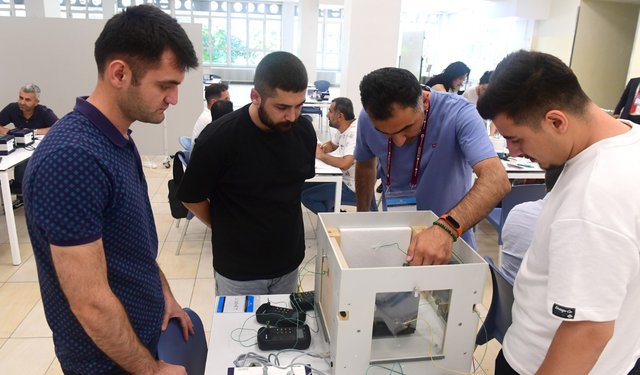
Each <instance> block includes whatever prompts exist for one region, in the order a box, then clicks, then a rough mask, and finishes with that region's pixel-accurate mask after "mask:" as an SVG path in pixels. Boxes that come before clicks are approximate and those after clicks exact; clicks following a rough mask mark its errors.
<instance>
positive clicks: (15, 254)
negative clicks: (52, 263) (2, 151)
mask: <svg viewBox="0 0 640 375" xmlns="http://www.w3.org/2000/svg"><path fill="white" fill-rule="evenodd" d="M40 139H42V138H41V137H37V138H36V142H35V143H34V144H32V145H31V146H32V147H34V148H35V147H36V146H37V145H38V143H39V142H40ZM32 154H33V151H28V150H25V149H24V148H22V147H20V148H18V149H16V150H15V151H14V152H12V153H11V154H9V155H3V156H2V161H0V190H2V202H3V203H4V215H5V217H6V219H7V231H8V232H9V245H10V246H11V260H12V261H13V265H14V266H19V265H20V263H22V260H21V259H20V247H19V246H18V232H17V230H16V218H15V216H14V215H13V206H12V202H11V186H10V185H9V172H8V171H9V169H11V168H13V167H15V166H16V165H18V164H20V163H21V162H23V161H25V160H27V159H29V158H30V157H31V155H32Z"/></svg>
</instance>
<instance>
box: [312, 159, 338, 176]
mask: <svg viewBox="0 0 640 375" xmlns="http://www.w3.org/2000/svg"><path fill="white" fill-rule="evenodd" d="M316 174H342V169H340V168H338V167H334V166H331V165H329V164H327V163H325V162H323V161H322V160H320V159H316Z"/></svg>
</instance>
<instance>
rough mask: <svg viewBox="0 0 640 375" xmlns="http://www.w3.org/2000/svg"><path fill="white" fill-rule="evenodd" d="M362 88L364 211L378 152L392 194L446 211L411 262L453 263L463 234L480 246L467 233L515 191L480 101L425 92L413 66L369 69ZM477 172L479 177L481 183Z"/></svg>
mask: <svg viewBox="0 0 640 375" xmlns="http://www.w3.org/2000/svg"><path fill="white" fill-rule="evenodd" d="M360 93H361V99H362V104H363V107H364V109H363V110H362V112H361V113H360V116H359V121H358V138H357V146H356V151H355V154H354V155H355V158H356V196H357V201H358V211H367V210H368V209H369V202H371V195H372V194H373V188H374V184H375V179H376V165H377V161H376V157H377V158H378V160H379V161H380V164H381V167H382V171H383V172H384V174H385V175H384V176H382V183H383V186H385V189H384V190H385V195H386V196H388V195H389V191H390V192H391V193H394V192H409V193H407V194H409V195H411V193H410V192H411V191H414V192H415V193H414V198H415V203H416V207H417V209H418V210H431V211H433V212H434V213H435V214H436V215H438V216H440V215H442V216H441V218H440V219H438V221H436V222H434V225H433V226H432V227H430V228H428V229H426V230H424V231H423V232H421V233H420V234H419V235H418V236H416V237H414V239H413V241H412V242H411V245H410V247H409V249H408V256H407V261H408V262H413V263H412V264H413V265H429V264H443V263H447V262H449V259H450V258H451V250H452V245H453V242H454V241H455V240H457V238H458V237H462V238H463V239H464V240H465V241H466V242H467V243H469V244H470V245H471V246H472V247H474V248H475V240H474V238H473V233H471V232H467V233H464V232H466V231H467V230H468V229H470V228H471V227H473V226H474V225H475V224H476V223H477V222H478V221H480V220H482V219H483V218H484V217H485V216H486V215H487V214H488V213H489V212H490V211H491V209H492V208H494V207H495V206H496V204H497V203H498V202H500V200H501V199H502V197H504V195H505V194H506V193H507V192H509V190H510V184H509V180H508V178H507V173H506V171H505V170H504V167H503V166H502V163H501V162H500V160H499V159H498V157H497V155H496V153H495V151H494V149H493V146H492V144H491V141H490V140H489V137H488V136H487V133H486V130H485V126H484V122H483V120H482V118H481V117H480V115H479V114H478V112H477V111H476V109H475V106H474V105H473V104H472V103H470V102H469V101H467V100H465V99H464V98H462V97H460V96H457V95H450V94H446V93H440V92H435V91H434V92H432V91H430V90H429V88H428V87H426V86H425V88H424V90H423V88H421V87H420V84H419V83H418V81H417V80H416V78H415V76H414V75H413V74H412V73H411V72H409V71H407V70H405V69H397V68H382V69H378V70H375V71H373V72H371V73H369V74H368V75H366V76H365V77H364V78H363V79H362V82H361V83H360ZM421 134H424V137H421ZM422 138H424V140H423V139H422ZM419 147H421V152H417V151H418V148H419ZM389 160H391V163H390V164H391V168H390V169H389V162H388V161H389ZM472 173H475V174H476V175H477V176H478V179H477V181H476V182H475V184H473V187H472V183H471V181H472ZM412 185H414V187H413V189H412ZM387 203H388V202H387ZM429 224H431V223H429Z"/></svg>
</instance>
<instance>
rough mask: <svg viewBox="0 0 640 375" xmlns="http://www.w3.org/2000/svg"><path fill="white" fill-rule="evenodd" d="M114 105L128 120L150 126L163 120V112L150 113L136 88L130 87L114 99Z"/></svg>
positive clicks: (138, 89) (138, 88)
mask: <svg viewBox="0 0 640 375" xmlns="http://www.w3.org/2000/svg"><path fill="white" fill-rule="evenodd" d="M116 104H117V105H118V108H119V109H120V111H121V112H122V114H123V115H124V116H125V117H126V118H127V119H129V120H132V121H140V122H147V123H151V124H159V123H161V122H162V121H163V120H164V112H157V111H151V110H150V109H149V108H148V105H146V104H145V103H144V101H143V99H142V94H141V92H140V87H138V86H134V85H131V86H130V87H129V89H127V91H125V92H123V93H122V94H121V95H119V96H118V97H117V98H116ZM167 107H168V105H167ZM158 109H160V108H158Z"/></svg>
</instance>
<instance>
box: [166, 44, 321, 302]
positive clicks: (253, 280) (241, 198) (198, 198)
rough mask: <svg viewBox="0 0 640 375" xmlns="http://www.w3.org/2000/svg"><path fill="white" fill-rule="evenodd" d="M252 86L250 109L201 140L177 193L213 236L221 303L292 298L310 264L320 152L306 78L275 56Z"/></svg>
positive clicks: (296, 65)
mask: <svg viewBox="0 0 640 375" xmlns="http://www.w3.org/2000/svg"><path fill="white" fill-rule="evenodd" d="M254 79H255V88H253V89H251V103H250V104H248V105H246V106H244V107H242V108H241V109H239V110H237V111H234V112H233V113H231V114H229V115H227V116H224V117H223V118H221V119H219V120H218V121H216V122H214V123H213V124H212V125H211V126H208V127H207V128H206V129H205V130H204V131H203V132H202V134H201V135H200V137H199V138H198V141H197V146H196V147H195V148H194V150H193V154H192V155H191V158H190V160H189V167H188V168H187V170H186V171H185V173H184V177H183V179H182V182H181V184H180V188H179V189H178V193H177V196H178V198H179V199H180V200H181V201H182V202H183V203H184V205H185V206H186V207H187V208H188V209H189V211H191V212H193V214H194V215H196V216H197V217H198V219H200V220H201V221H202V222H203V223H205V224H206V225H207V226H209V227H210V228H211V232H212V235H211V243H212V246H213V269H214V275H215V280H216V295H217V296H229V295H230V296H241V295H251V294H289V293H292V292H294V291H295V289H296V283H297V279H298V266H300V263H302V260H303V259H304V250H305V243H304V225H303V221H302V205H301V204H300V193H301V191H302V184H303V183H304V181H305V180H306V179H309V178H312V177H313V176H314V175H315V150H316V144H317V142H316V134H315V131H314V130H313V126H312V125H311V122H309V120H307V119H305V118H304V117H302V116H300V111H301V109H302V105H303V104H304V102H305V99H306V96H307V95H306V93H307V84H308V82H309V81H308V77H307V71H306V69H305V67H304V65H303V64H302V61H300V59H298V58H297V57H296V56H294V55H292V54H290V53H288V52H272V53H270V54H268V55H266V56H265V57H264V58H263V59H262V60H261V61H260V63H259V64H258V66H257V67H256V72H255V76H254Z"/></svg>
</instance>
